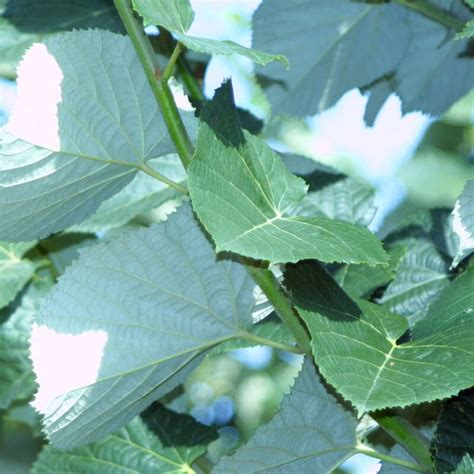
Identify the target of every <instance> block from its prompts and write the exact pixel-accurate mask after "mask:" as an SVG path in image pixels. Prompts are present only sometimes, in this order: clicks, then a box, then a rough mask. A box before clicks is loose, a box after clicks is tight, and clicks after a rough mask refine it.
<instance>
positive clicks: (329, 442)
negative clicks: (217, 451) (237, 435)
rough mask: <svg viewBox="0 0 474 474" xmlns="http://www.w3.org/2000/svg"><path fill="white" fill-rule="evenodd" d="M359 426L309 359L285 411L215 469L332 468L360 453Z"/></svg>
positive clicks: (296, 470)
mask: <svg viewBox="0 0 474 474" xmlns="http://www.w3.org/2000/svg"><path fill="white" fill-rule="evenodd" d="M355 429H356V421H355V419H354V418H353V417H352V416H351V415H350V414H349V413H348V412H346V411H345V410H344V409H343V408H342V407H341V405H339V404H338V403H337V402H336V400H335V399H334V398H333V397H332V396H331V395H329V394H328V392H327V391H326V389H325V388H324V386H323V385H322V383H321V382H320V380H319V377H318V375H317V374H316V371H315V370H314V367H313V365H312V363H311V362H310V361H309V360H307V361H306V362H305V363H304V365H303V368H302V370H301V372H300V374H299V376H298V378H297V379H296V382H295V386H294V388H293V390H292V392H291V394H289V395H287V396H285V398H284V399H283V401H282V403H281V410H280V411H279V412H278V413H277V414H276V415H275V416H274V417H273V419H272V420H270V421H269V422H268V423H266V424H265V425H263V426H261V427H260V428H258V429H257V432H256V433H255V434H254V436H252V438H250V440H249V441H248V442H247V444H245V445H244V446H242V447H241V448H239V449H238V450H237V452H236V453H235V454H233V455H232V456H228V457H224V458H222V460H221V462H220V463H219V464H218V465H217V466H216V468H214V470H213V472H215V473H217V474H219V473H226V474H230V473H241V472H272V473H282V474H283V473H284V474H293V473H295V474H300V473H302V472H321V473H322V472H331V471H332V470H333V469H334V468H336V467H337V466H338V465H339V464H341V463H342V462H343V461H344V460H345V459H347V457H349V456H350V455H351V453H353V452H354V451H355V444H356V435H355Z"/></svg>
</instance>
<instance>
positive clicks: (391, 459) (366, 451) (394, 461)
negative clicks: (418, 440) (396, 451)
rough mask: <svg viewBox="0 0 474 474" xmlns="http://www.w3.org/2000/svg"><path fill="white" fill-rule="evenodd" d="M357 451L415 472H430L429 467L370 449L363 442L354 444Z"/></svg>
mask: <svg viewBox="0 0 474 474" xmlns="http://www.w3.org/2000/svg"><path fill="white" fill-rule="evenodd" d="M356 448H357V453H359V454H365V455H366V456H370V457H371V458H375V459H380V460H381V461H385V462H389V463H391V464H396V465H398V466H403V467H406V468H407V469H411V470H412V471H416V472H431V470H430V468H429V467H427V466H425V465H423V464H418V463H413V462H409V461H404V460H403V459H399V458H396V457H393V456H390V455H389V454H384V453H381V452H379V451H376V450H375V449H372V448H371V447H369V446H365V445H364V444H359V445H357V446H356Z"/></svg>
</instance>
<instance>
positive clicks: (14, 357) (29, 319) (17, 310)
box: [0, 281, 51, 409]
mask: <svg viewBox="0 0 474 474" xmlns="http://www.w3.org/2000/svg"><path fill="white" fill-rule="evenodd" d="M50 286H51V285H50V283H48V282H47V281H39V282H35V283H32V284H30V286H29V287H28V289H27V290H26V291H25V293H24V294H23V295H22V297H21V300H20V301H19V302H18V303H17V304H12V305H11V306H10V307H8V308H5V309H3V310H2V311H0V409H6V408H8V406H9V405H10V404H11V403H12V402H13V401H14V400H25V399H28V398H30V397H31V396H32V395H33V392H34V391H35V388H36V384H35V379H34V374H33V370H32V367H31V362H30V359H29V339H30V335H31V325H32V323H33V317H34V315H35V313H36V311H37V309H38V306H39V302H40V301H41V298H42V297H43V296H44V295H45V294H46V293H47V292H48V290H49V288H50Z"/></svg>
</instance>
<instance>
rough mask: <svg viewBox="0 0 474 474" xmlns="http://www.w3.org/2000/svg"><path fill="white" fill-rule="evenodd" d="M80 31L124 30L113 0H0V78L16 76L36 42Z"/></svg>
mask: <svg viewBox="0 0 474 474" xmlns="http://www.w3.org/2000/svg"><path fill="white" fill-rule="evenodd" d="M80 28H84V29H85V28H104V29H107V30H113V31H117V32H122V31H123V26H122V22H121V21H120V17H119V16H118V15H117V12H116V11H115V7H114V4H113V2H112V1H111V0H70V1H68V2H64V0H43V1H42V2H40V3H38V2H34V1H31V0H15V1H11V0H0V58H1V59H0V75H5V76H8V77H13V76H15V72H16V67H17V64H18V62H19V61H20V59H21V57H22V56H23V54H24V53H25V51H26V50H27V49H28V48H29V47H30V46H31V45H32V44H33V43H35V42H38V41H44V40H45V39H46V38H48V37H49V36H50V35H51V34H54V33H58V32H60V31H66V30H73V29H80Z"/></svg>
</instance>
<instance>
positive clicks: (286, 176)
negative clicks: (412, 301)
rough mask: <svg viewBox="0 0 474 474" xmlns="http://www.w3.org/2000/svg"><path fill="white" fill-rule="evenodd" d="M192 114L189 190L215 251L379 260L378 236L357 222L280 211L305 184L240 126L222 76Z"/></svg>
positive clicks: (288, 258)
mask: <svg viewBox="0 0 474 474" xmlns="http://www.w3.org/2000/svg"><path fill="white" fill-rule="evenodd" d="M200 119H201V126H200V131H199V138H198V145H197V150H196V155H195V157H194V159H193V161H192V163H191V165H190V167H189V192H190V195H191V199H192V203H193V208H194V210H195V211H196V213H197V215H198V217H199V219H200V220H201V222H202V223H203V224H204V226H205V227H206V229H207V231H208V232H209V233H210V234H211V236H212V238H213V239H214V241H215V243H216V248H217V251H218V252H220V251H223V250H228V251H231V252H235V253H239V254H241V255H245V256H248V257H252V258H255V259H262V260H269V261H271V262H275V263H278V262H296V261H298V260H301V259H307V258H317V259H320V260H323V261H325V262H333V261H338V262H348V263H368V264H369V265H374V264H378V263H385V262H386V260H387V256H386V254H385V252H384V251H383V249H382V246H381V244H380V242H379V241H378V240H377V239H376V237H375V236H374V235H373V234H372V233H371V232H369V231H368V230H367V229H364V228H363V227H361V226H357V225H354V224H349V223H346V222H338V221H333V220H330V219H327V218H324V217H313V218H307V217H299V216H298V217H295V216H288V215H287V214H288V212H289V211H290V209H291V208H293V207H294V206H295V205H297V204H298V203H299V202H300V201H301V200H302V199H303V197H304V196H305V194H306V190H307V186H306V185H305V183H304V181H303V180H302V179H301V178H297V177H296V176H294V175H292V174H291V173H289V172H288V171H287V169H286V168H285V165H284V164H283V163H282V161H281V160H280V158H279V156H278V155H277V154H276V153H275V152H274V151H273V150H272V149H271V148H270V147H269V146H268V145H267V144H266V143H265V142H263V141H262V140H261V139H259V138H257V137H254V136H252V135H250V134H249V133H247V132H245V131H242V130H241V128H240V123H239V120H238V115H237V114H236V112H235V107H234V103H233V97H232V89H231V85H230V83H229V82H227V83H225V84H224V85H223V86H222V87H221V88H220V89H218V90H217V91H216V94H215V96H214V99H213V100H212V101H211V102H210V103H209V104H207V105H206V106H205V108H204V110H203V111H202V113H201V116H200Z"/></svg>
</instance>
